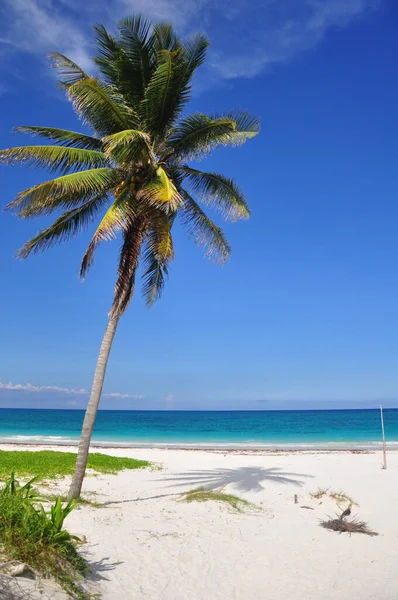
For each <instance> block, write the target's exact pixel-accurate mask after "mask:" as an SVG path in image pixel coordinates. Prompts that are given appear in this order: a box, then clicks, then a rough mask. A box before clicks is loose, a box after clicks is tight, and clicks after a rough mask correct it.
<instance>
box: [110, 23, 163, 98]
mask: <svg viewBox="0 0 398 600" xmlns="http://www.w3.org/2000/svg"><path fill="white" fill-rule="evenodd" d="M118 28H119V31H120V41H119V44H120V48H122V50H123V52H124V55H125V56H126V58H127V61H128V85H129V87H130V89H131V93H132V94H133V95H134V99H135V101H136V102H139V101H140V100H142V98H143V97H144V92H145V88H146V87H147V85H148V83H149V81H150V79H151V75H152V73H153V70H154V64H155V57H154V52H153V43H152V40H151V37H150V36H149V33H150V29H151V24H150V23H149V21H147V20H146V19H145V18H144V17H142V16H141V15H137V16H132V17H127V19H124V20H123V21H121V22H120V23H119V25H118Z"/></svg>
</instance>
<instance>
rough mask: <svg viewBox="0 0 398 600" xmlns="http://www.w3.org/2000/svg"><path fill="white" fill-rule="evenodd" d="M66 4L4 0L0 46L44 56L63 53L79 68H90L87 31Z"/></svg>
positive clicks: (50, 1)
mask: <svg viewBox="0 0 398 600" xmlns="http://www.w3.org/2000/svg"><path fill="white" fill-rule="evenodd" d="M81 23H84V20H80V19H79V15H78V14H77V13H74V11H71V10H70V6H69V3H68V2H66V3H63V2H59V1H56V0H55V1H53V0H4V5H3V23H2V30H3V31H2V33H1V35H0V45H1V46H2V49H3V52H4V51H6V50H7V49H8V50H9V51H10V50H14V51H20V52H27V53H30V54H37V55H39V56H42V57H44V56H45V55H46V54H47V53H48V52H50V51H59V52H63V53H66V54H67V55H68V56H69V57H70V58H71V59H72V60H74V61H75V62H77V63H78V64H79V65H80V66H81V67H82V68H83V69H89V68H90V67H91V65H92V62H91V58H90V50H89V45H90V35H89V33H90V31H89V30H88V29H87V30H86V28H85V27H83V26H82V25H81Z"/></svg>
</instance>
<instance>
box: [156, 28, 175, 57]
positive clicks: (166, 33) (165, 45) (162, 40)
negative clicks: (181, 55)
mask: <svg viewBox="0 0 398 600" xmlns="http://www.w3.org/2000/svg"><path fill="white" fill-rule="evenodd" d="M151 44H152V49H153V54H154V57H156V56H157V55H158V53H159V52H162V51H163V50H168V51H169V52H175V51H176V50H178V49H179V48H181V41H180V38H179V37H178V36H177V35H176V34H175V32H174V30H173V26H172V25H171V23H156V24H155V25H154V26H153V33H152V37H151Z"/></svg>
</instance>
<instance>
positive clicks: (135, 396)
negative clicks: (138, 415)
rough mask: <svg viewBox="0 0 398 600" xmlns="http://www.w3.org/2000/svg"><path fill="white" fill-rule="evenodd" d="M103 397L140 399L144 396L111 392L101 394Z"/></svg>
mask: <svg viewBox="0 0 398 600" xmlns="http://www.w3.org/2000/svg"><path fill="white" fill-rule="evenodd" d="M103 396H104V398H136V399H137V400H142V398H145V396H141V395H140V394H119V392H113V393H112V394H103Z"/></svg>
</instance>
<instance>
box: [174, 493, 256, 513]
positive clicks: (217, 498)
mask: <svg viewBox="0 0 398 600" xmlns="http://www.w3.org/2000/svg"><path fill="white" fill-rule="evenodd" d="M182 500H183V502H188V503H190V502H209V501H212V502H223V503H224V504H227V505H228V506H230V507H231V508H233V509H234V510H236V511H237V512H242V511H243V509H244V508H249V507H252V506H253V505H252V504H251V503H250V502H248V501H247V500H244V499H243V498H239V496H234V495H233V494H224V493H223V492H217V491H214V490H209V489H206V488H197V489H195V490H190V491H189V492H185V493H184V494H182Z"/></svg>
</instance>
